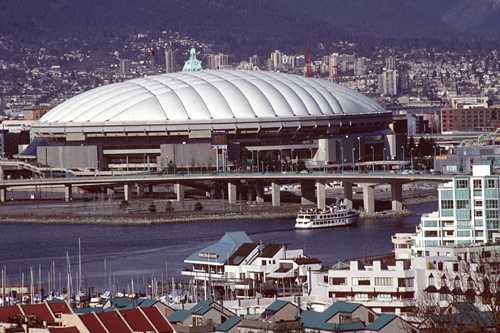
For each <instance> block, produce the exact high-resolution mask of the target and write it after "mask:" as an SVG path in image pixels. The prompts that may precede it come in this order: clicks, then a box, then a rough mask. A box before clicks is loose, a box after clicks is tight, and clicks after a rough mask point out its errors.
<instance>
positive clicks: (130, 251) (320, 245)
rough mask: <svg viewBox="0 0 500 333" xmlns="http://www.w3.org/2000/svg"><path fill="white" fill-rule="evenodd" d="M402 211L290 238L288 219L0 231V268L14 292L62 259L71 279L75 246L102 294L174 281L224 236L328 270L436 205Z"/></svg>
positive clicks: (372, 251) (385, 242)
mask: <svg viewBox="0 0 500 333" xmlns="http://www.w3.org/2000/svg"><path fill="white" fill-rule="evenodd" d="M408 208H409V209H410V210H411V211H412V212H413V214H412V215H410V216H406V217H398V218H383V219H377V220H373V219H364V220H360V221H359V222H358V224H357V225H356V226H352V227H345V228H332V229H320V230H295V229H294V228H293V225H294V223H295V221H294V220H293V219H281V220H279V219H278V220H276V219H274V220H265V219H264V220H238V221H222V222H193V223H171V224H162V225H134V226H112V225H102V226H94V225H50V224H23V223H19V224H0V266H2V267H5V268H6V271H7V276H8V281H7V282H8V284H20V282H21V274H22V272H24V273H25V276H28V275H27V274H28V272H29V270H30V267H33V270H34V271H35V272H36V276H38V270H39V266H41V271H42V274H41V276H42V281H44V280H46V279H47V278H46V277H47V275H48V273H47V272H48V271H49V269H50V267H51V265H52V262H54V264H55V270H56V272H61V273H62V274H61V275H62V276H63V277H65V274H66V252H68V253H69V256H70V258H71V264H72V265H74V266H73V268H72V270H73V271H74V272H76V268H77V263H78V239H79V238H80V239H81V244H82V268H83V286H84V287H91V286H92V287H98V288H103V287H107V283H108V281H109V275H110V273H109V272H112V274H113V275H114V276H115V279H116V284H117V285H118V286H120V287H121V288H125V286H126V284H127V283H128V282H129V281H130V280H131V279H132V278H134V279H136V281H140V280H141V279H146V280H147V279H150V278H151V277H153V276H155V277H156V278H159V277H160V275H161V274H162V272H163V274H168V276H169V278H171V277H175V278H177V279H178V278H180V271H181V270H182V267H183V259H184V258H185V257H187V256H188V255H189V254H191V253H192V252H193V251H194V250H196V249H198V248H200V247H203V246H205V245H207V244H209V243H210V242H213V241H216V240H218V239H219V238H220V237H221V236H222V235H223V234H224V232H227V231H245V232H247V234H248V235H249V236H250V238H252V239H253V240H254V241H256V242H258V241H262V242H264V243H270V242H273V243H279V244H282V243H286V244H288V246H289V248H303V249H304V251H305V253H306V254H307V255H309V256H313V257H317V258H319V259H321V260H322V261H323V263H324V264H325V265H332V264H335V263H336V262H337V261H339V260H342V259H347V258H352V257H359V256H366V255H377V254H385V253H388V252H390V251H391V245H392V244H391V235H392V234H394V233H396V232H413V231H414V230H415V226H416V225H417V224H418V222H419V219H420V215H421V214H422V213H426V212H430V211H433V210H435V209H436V208H437V203H434V202H432V203H422V204H416V205H412V206H409V207H408ZM104 262H106V265H105V264H104ZM105 267H106V271H108V273H105ZM165 271H166V272H167V273H165ZM56 276H57V275H56ZM63 283H64V282H63ZM56 285H57V282H56Z"/></svg>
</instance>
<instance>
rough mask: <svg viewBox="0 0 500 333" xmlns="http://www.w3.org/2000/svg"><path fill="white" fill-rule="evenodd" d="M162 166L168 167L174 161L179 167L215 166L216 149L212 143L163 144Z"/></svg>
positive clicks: (161, 148)
mask: <svg viewBox="0 0 500 333" xmlns="http://www.w3.org/2000/svg"><path fill="white" fill-rule="evenodd" d="M160 150H161V156H160V166H161V167H162V168H166V167H167V166H168V163H169V162H170V161H172V162H173V163H174V164H175V166H176V167H178V168H187V167H190V168H193V167H196V168H201V167H206V168H208V167H209V168H214V167H215V164H216V162H215V159H216V157H215V150H214V149H212V145H211V144H210V143H189V144H185V145H183V144H162V145H160Z"/></svg>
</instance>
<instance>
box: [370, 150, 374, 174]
mask: <svg viewBox="0 0 500 333" xmlns="http://www.w3.org/2000/svg"><path fill="white" fill-rule="evenodd" d="M370 148H371V149H372V172H375V148H373V146H370Z"/></svg>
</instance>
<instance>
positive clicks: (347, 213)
mask: <svg viewBox="0 0 500 333" xmlns="http://www.w3.org/2000/svg"><path fill="white" fill-rule="evenodd" d="M358 218H359V213H358V212H356V211H354V210H352V209H348V208H347V207H346V206H345V205H343V204H338V205H334V206H327V207H325V209H318V208H309V209H301V210H300V211H299V212H298V214H297V219H296V220H295V228H296V229H317V228H330V227H341V226H347V225H352V224H354V223H356V222H357V221H358Z"/></svg>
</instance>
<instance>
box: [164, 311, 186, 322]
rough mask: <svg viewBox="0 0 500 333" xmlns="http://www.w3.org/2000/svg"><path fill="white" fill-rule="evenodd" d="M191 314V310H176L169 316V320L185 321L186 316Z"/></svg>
mask: <svg viewBox="0 0 500 333" xmlns="http://www.w3.org/2000/svg"><path fill="white" fill-rule="evenodd" d="M189 316H191V311H188V310H177V311H174V313H172V314H171V315H170V316H168V318H167V319H168V321H170V322H172V323H178V322H180V321H184V320H185V319H186V318H188V317H189Z"/></svg>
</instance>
